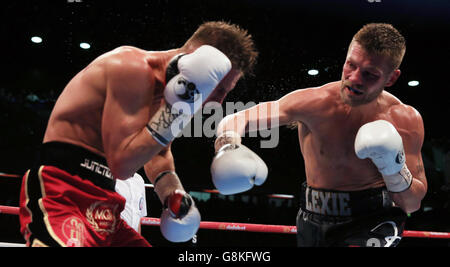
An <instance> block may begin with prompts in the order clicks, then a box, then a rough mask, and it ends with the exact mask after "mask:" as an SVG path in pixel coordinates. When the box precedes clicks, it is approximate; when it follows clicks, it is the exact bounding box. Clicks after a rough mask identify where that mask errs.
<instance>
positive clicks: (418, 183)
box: [391, 107, 427, 213]
mask: <svg viewBox="0 0 450 267" xmlns="http://www.w3.org/2000/svg"><path fill="white" fill-rule="evenodd" d="M393 113H394V114H395V111H394V112H393ZM398 114H399V117H398V118H397V121H399V120H401V122H400V124H403V125H402V126H401V127H400V129H399V134H400V135H401V136H402V140H403V145H404V149H405V156H406V166H407V167H408V169H409V171H410V172H411V175H412V177H413V179H412V183H411V186H410V187H409V189H407V190H406V191H403V192H400V193H391V197H392V199H393V201H394V202H395V204H396V205H397V206H399V207H400V208H402V209H403V210H404V211H405V212H407V213H411V212H414V211H416V210H418V209H419V208H420V204H421V201H422V199H423V198H424V196H425V194H426V192H427V179H426V176H425V169H424V165H423V161H422V153H421V149H422V145H423V141H424V126H423V120H422V117H421V116H420V114H419V112H417V111H416V110H415V109H413V108H412V107H408V108H406V109H404V108H403V107H401V111H400V110H399V113H398ZM405 115H406V116H405ZM394 119H395V118H394Z"/></svg>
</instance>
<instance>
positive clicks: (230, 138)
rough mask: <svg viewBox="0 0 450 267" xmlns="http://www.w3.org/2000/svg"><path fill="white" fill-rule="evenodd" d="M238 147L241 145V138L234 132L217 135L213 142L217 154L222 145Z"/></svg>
mask: <svg viewBox="0 0 450 267" xmlns="http://www.w3.org/2000/svg"><path fill="white" fill-rule="evenodd" d="M227 144H230V145H240V144H241V136H240V135H239V134H238V133H237V132H234V131H226V132H224V133H222V134H221V135H219V136H218V137H217V139H216V141H215V142H214V149H215V151H216V153H217V151H219V149H220V148H221V147H223V146H224V145H227Z"/></svg>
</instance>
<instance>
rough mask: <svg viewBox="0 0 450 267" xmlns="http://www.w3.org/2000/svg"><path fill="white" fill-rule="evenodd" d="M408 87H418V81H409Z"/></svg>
mask: <svg viewBox="0 0 450 267" xmlns="http://www.w3.org/2000/svg"><path fill="white" fill-rule="evenodd" d="M408 85H409V86H417V85H419V81H409V82H408Z"/></svg>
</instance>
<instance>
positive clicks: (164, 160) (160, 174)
mask: <svg viewBox="0 0 450 267" xmlns="http://www.w3.org/2000/svg"><path fill="white" fill-rule="evenodd" d="M144 170H145V174H146V175H147V178H148V179H149V180H150V182H151V183H152V184H154V185H155V183H156V182H157V184H158V186H157V188H156V185H155V192H156V194H157V195H158V197H159V199H160V200H161V202H164V200H165V199H166V198H167V196H169V195H170V194H171V193H172V192H173V191H175V190H176V189H180V190H184V189H183V185H182V184H181V182H180V180H179V178H178V176H177V175H176V174H175V163H174V159H173V155H172V151H171V145H168V146H167V147H166V148H164V149H163V150H161V151H160V152H159V153H158V154H156V155H155V156H154V157H153V158H152V159H151V160H150V161H149V162H147V163H146V164H145V165H144ZM157 179H158V181H156V180H157Z"/></svg>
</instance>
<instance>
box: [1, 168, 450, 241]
mask: <svg viewBox="0 0 450 267" xmlns="http://www.w3.org/2000/svg"><path fill="white" fill-rule="evenodd" d="M0 177H10V178H20V177H21V176H20V175H16V174H5V173H0ZM145 187H147V188H153V185H152V184H146V185H145ZM203 192H207V193H218V191H217V190H203ZM267 196H268V197H274V198H293V196H291V195H284V194H270V195H267ZM0 214H11V215H19V207H11V206H3V205H0ZM141 223H142V225H147V226H159V224H160V219H159V218H153V217H143V218H141ZM200 229H209V230H223V231H243V232H259V233H276V234H296V233H297V227H296V226H289V225H269V224H252V223H234V222H212V221H202V222H200ZM403 237H411V238H437V239H450V233H447V232H434V231H414V230H404V231H403ZM0 246H1V244H0Z"/></svg>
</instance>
